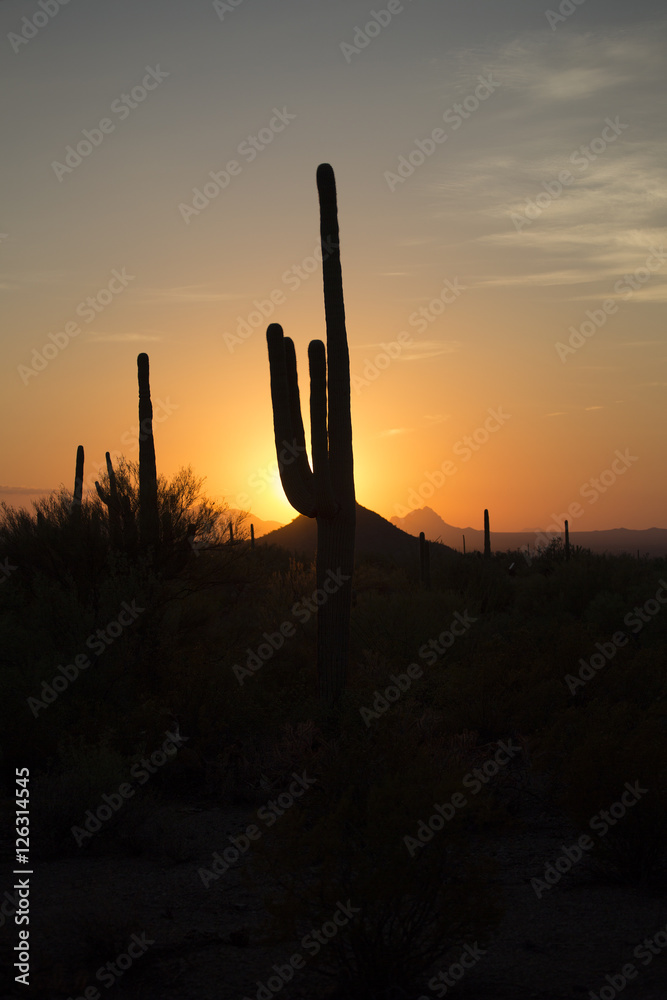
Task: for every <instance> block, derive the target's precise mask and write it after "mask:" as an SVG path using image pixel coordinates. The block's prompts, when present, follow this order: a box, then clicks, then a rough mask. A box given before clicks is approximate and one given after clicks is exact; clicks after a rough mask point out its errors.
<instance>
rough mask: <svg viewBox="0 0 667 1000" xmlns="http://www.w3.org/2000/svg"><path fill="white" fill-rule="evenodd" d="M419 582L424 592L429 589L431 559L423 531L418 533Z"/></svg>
mask: <svg viewBox="0 0 667 1000" xmlns="http://www.w3.org/2000/svg"><path fill="white" fill-rule="evenodd" d="M419 582H420V583H421V585H422V587H425V588H426V590H430V589H431V559H430V553H429V547H428V541H427V540H426V535H425V534H424V532H423V531H420V532H419Z"/></svg>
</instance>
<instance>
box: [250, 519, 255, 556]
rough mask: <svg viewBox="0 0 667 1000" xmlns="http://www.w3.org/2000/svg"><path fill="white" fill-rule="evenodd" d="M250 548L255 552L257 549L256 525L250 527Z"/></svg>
mask: <svg viewBox="0 0 667 1000" xmlns="http://www.w3.org/2000/svg"><path fill="white" fill-rule="evenodd" d="M250 548H251V549H253V551H254V548H255V525H254V524H251V525H250Z"/></svg>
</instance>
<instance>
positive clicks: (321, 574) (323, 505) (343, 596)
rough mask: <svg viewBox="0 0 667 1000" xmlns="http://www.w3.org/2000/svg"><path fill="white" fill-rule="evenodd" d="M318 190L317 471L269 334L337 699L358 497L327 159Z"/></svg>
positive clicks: (285, 363)
mask: <svg viewBox="0 0 667 1000" xmlns="http://www.w3.org/2000/svg"><path fill="white" fill-rule="evenodd" d="M317 189H318V194H319V201H320V236H321V243H322V262H323V264H322V267H323V282H324V307H325V315H326V330H327V344H326V348H325V346H324V344H323V343H322V341H319V340H314V341H311V343H310V344H309V347H308V358H309V363H310V423H311V445H312V463H313V465H312V470H311V467H310V464H309V462H308V457H307V454H306V448H305V435H304V429H303V419H302V416H301V404H300V399H299V386H298V379H297V369H296V354H295V351H294V344H293V343H292V341H291V340H290V339H289V338H288V337H284V336H283V331H282V327H280V326H279V325H278V324H276V323H272V324H271V325H270V326H269V328H268V330H267V334H266V337H267V343H268V348H269V365H270V369H271V399H272V404H273V423H274V431H275V440H276V453H277V456H278V466H279V469H280V478H281V481H282V484H283V488H284V490H285V495H286V496H287V499H288V500H289V501H290V503H291V504H292V506H293V507H294V508H295V509H296V510H298V511H299V513H300V514H305V515H306V516H307V517H316V518H317V564H316V573H317V587H318V590H320V591H321V592H322V593H321V597H320V595H318V600H320V601H321V603H320V604H319V610H318V615H317V670H318V684H319V693H320V697H321V699H322V700H323V701H324V702H325V703H326V704H328V705H332V704H333V703H334V702H336V701H337V699H338V698H339V697H340V695H341V694H342V692H343V690H344V689H345V682H346V677H347V666H348V660H349V649H350V615H351V605H352V573H353V569H354V536H355V525H356V500H355V492H354V462H353V453H352V417H351V410H350V358H349V351H348V346H347V333H346V329H345V307H344V303H343V280H342V272H341V266H340V243H339V233H338V211H337V204H336V182H335V178H334V173H333V170H332V169H331V167H330V166H329V164H327V163H324V164H321V165H320V166H319V167H318V169H317ZM286 456H287V457H286Z"/></svg>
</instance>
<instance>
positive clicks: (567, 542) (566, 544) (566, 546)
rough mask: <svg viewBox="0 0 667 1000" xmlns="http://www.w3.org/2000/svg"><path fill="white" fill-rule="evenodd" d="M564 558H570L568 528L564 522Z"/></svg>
mask: <svg viewBox="0 0 667 1000" xmlns="http://www.w3.org/2000/svg"><path fill="white" fill-rule="evenodd" d="M565 558H566V559H569V558H570V526H569V524H568V523H567V521H566V522H565Z"/></svg>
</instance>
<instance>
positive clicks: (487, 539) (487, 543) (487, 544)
mask: <svg viewBox="0 0 667 1000" xmlns="http://www.w3.org/2000/svg"><path fill="white" fill-rule="evenodd" d="M484 558H485V559H490V558H491V532H490V530H489V512H488V510H485V511H484Z"/></svg>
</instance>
